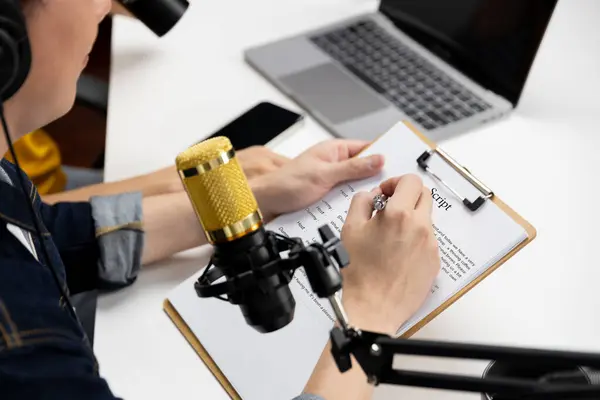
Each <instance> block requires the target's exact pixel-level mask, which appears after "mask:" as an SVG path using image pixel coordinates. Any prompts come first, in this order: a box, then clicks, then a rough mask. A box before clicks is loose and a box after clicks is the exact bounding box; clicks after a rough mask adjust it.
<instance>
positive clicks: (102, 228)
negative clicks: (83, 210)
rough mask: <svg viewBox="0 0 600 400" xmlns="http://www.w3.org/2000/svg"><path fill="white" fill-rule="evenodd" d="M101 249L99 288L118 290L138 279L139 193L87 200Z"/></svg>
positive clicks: (140, 241)
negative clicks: (116, 288)
mask: <svg viewBox="0 0 600 400" xmlns="http://www.w3.org/2000/svg"><path fill="white" fill-rule="evenodd" d="M90 204H91V206H92V217H93V218H94V222H95V225H96V240H97V241H98V246H99V248H100V260H99V262H98V277H99V280H100V282H99V283H100V286H105V287H106V286H108V287H121V286H127V285H130V284H131V283H133V282H134V281H135V279H136V278H137V275H138V272H139V270H140V267H141V261H142V252H143V248H144V231H143V225H142V194H141V193H140V192H132V193H123V194H118V195H113V196H94V197H92V198H90Z"/></svg>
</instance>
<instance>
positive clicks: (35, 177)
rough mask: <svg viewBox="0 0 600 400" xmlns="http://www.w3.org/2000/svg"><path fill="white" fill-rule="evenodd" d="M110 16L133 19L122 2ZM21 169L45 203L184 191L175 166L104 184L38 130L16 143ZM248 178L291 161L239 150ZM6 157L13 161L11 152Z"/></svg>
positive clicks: (268, 153) (98, 172) (258, 151)
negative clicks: (65, 159)
mask: <svg viewBox="0 0 600 400" xmlns="http://www.w3.org/2000/svg"><path fill="white" fill-rule="evenodd" d="M110 14H111V15H123V16H127V17H131V18H134V17H133V15H131V13H129V12H128V11H127V9H125V7H123V6H122V5H121V4H120V3H119V2H117V1H115V0H113V1H112V8H111V11H110ZM14 149H15V153H16V154H17V157H18V158H19V163H20V166H21V168H22V169H23V170H24V171H25V173H26V174H27V176H28V177H29V178H30V179H31V180H32V181H33V183H34V184H35V186H36V188H37V190H38V192H39V193H40V194H41V195H42V196H43V199H44V201H45V202H47V203H50V204H54V203H57V202H60V201H87V200H88V199H89V198H90V197H92V196H102V195H112V194H118V193H122V192H127V191H140V192H141V193H142V195H143V196H152V195H157V194H163V193H171V192H174V191H180V190H183V187H182V186H181V184H180V182H179V176H178V175H177V171H176V170H175V167H174V166H171V167H166V168H162V169H159V170H157V171H152V172H150V173H146V174H143V175H139V176H135V177H132V178H129V179H123V180H119V181H115V182H109V183H105V182H103V174H102V171H101V170H95V169H89V168H79V167H72V166H64V165H63V164H62V157H61V152H60V148H59V146H58V143H56V141H55V140H54V139H53V138H52V136H50V135H49V134H48V132H46V131H45V130H44V129H42V128H39V129H36V130H35V131H33V132H30V133H28V134H27V135H24V136H23V137H21V138H20V139H19V140H17V141H16V142H15V143H14ZM238 157H239V160H240V162H241V165H242V168H243V170H244V173H245V174H246V176H247V177H248V178H252V177H253V176H255V175H259V174H263V173H266V172H269V171H271V170H273V169H275V168H278V167H280V166H281V165H283V163H285V162H286V161H288V159H287V158H286V157H284V156H281V155H279V154H276V153H274V152H272V151H271V150H269V149H267V148H266V147H264V146H252V147H249V148H246V149H240V151H238ZM5 158H6V159H7V160H9V161H14V160H13V159H12V155H11V154H10V153H6V154H5Z"/></svg>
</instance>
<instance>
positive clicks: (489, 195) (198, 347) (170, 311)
mask: <svg viewBox="0 0 600 400" xmlns="http://www.w3.org/2000/svg"><path fill="white" fill-rule="evenodd" d="M402 122H403V123H404V125H406V126H407V127H408V128H409V129H410V130H411V131H412V132H413V133H414V134H415V135H416V136H417V137H418V138H419V139H421V141H423V142H424V143H425V144H426V145H427V146H428V147H429V151H426V152H425V153H423V154H421V155H420V156H419V157H418V158H417V159H416V160H415V161H416V162H417V164H418V165H419V167H420V168H421V169H422V170H424V171H425V172H427V173H428V174H429V175H430V176H431V177H432V178H434V179H435V180H436V181H438V182H440V183H441V184H442V185H444V186H445V187H446V188H447V189H448V190H450V191H451V192H452V193H453V194H454V195H455V196H456V197H458V198H459V199H460V200H461V202H462V203H463V205H464V206H465V207H467V208H468V209H469V210H471V212H474V213H476V212H477V210H478V209H479V207H481V206H482V205H483V204H484V203H485V202H486V201H491V202H493V203H494V204H495V205H496V206H498V208H500V210H502V211H503V212H504V213H505V214H506V215H508V216H509V217H510V218H512V219H513V221H515V222H516V223H517V224H519V225H520V226H521V227H522V228H523V229H524V230H525V232H526V236H527V237H526V238H525V240H523V241H522V242H521V243H519V244H518V245H517V246H516V247H515V248H513V249H512V250H511V251H510V252H508V253H507V254H506V255H504V256H503V257H502V258H501V259H500V260H499V261H497V262H496V263H495V264H494V265H492V266H490V267H489V268H487V269H486V271H485V272H483V273H482V274H481V275H479V276H478V277H477V278H475V279H474V280H473V281H471V282H470V283H468V284H467V285H466V286H465V287H464V288H462V289H461V290H459V291H458V292H457V293H456V294H454V295H453V296H452V297H450V298H449V299H448V300H446V301H445V302H444V303H443V304H442V305H440V306H439V307H438V308H436V309H435V310H434V311H432V312H431V313H429V314H428V315H427V316H426V317H425V318H423V319H421V320H420V321H419V322H417V323H416V324H415V325H414V326H413V327H411V328H410V329H409V330H408V331H406V332H405V333H404V334H402V335H401V336H399V337H400V338H405V339H406V338H409V337H411V336H412V335H414V334H415V333H417V332H418V331H419V330H420V329H421V328H423V327H424V326H425V325H427V324H428V323H429V322H431V321H432V320H433V319H434V318H435V317H437V316H438V315H439V314H441V313H442V312H443V311H444V310H446V309H447V308H448V307H450V306H451V305H452V304H454V302H456V301H457V300H458V299H460V298H461V297H462V296H463V295H465V294H466V293H467V292H468V291H469V290H471V289H472V288H473V287H474V286H476V285H477V284H479V283H480V282H481V281H482V280H483V279H485V278H486V277H488V276H489V275H490V274H491V273H492V272H494V271H495V270H496V269H498V268H499V267H500V266H501V265H502V264H504V263H505V262H506V261H508V260H509V259H510V258H512V257H513V256H514V255H516V254H517V253H518V252H519V251H520V250H521V249H523V248H524V247H525V246H527V245H528V244H529V243H530V242H531V241H533V240H534V239H535V237H536V236H537V231H536V229H535V228H534V227H533V225H531V224H530V223H529V222H527V221H526V220H525V219H524V218H523V217H521V216H520V215H519V214H517V213H516V212H515V211H514V210H513V209H511V208H510V207H509V206H508V205H506V204H505V203H504V202H503V201H502V200H500V199H499V198H498V197H497V196H496V195H495V193H494V192H493V191H492V190H491V189H490V188H489V187H487V186H486V185H485V184H484V183H483V182H481V181H480V180H479V179H477V178H476V177H475V176H474V175H473V174H472V173H471V172H470V171H469V170H468V169H467V168H465V167H464V166H462V165H460V164H459V163H458V162H456V161H455V160H454V159H453V158H452V157H450V155H448V154H447V153H446V152H444V150H443V149H441V148H439V147H438V146H437V145H436V144H435V142H433V141H432V140H431V139H429V138H427V137H426V136H425V135H423V134H422V133H421V132H420V131H419V130H417V129H416V128H415V127H414V126H413V125H412V124H411V123H410V122H408V121H402ZM434 153H437V154H438V155H439V156H440V157H441V158H442V159H443V160H444V161H445V162H446V163H448V164H449V165H450V166H451V167H452V168H453V169H454V170H455V171H457V172H458V173H459V174H460V175H462V177H463V178H464V179H465V180H467V181H468V182H469V183H470V184H471V185H473V186H475V187H476V188H477V190H478V191H479V192H480V193H481V195H480V196H479V197H477V198H476V199H468V198H466V197H463V196H462V195H461V194H460V193H459V192H458V191H456V190H455V189H454V188H453V187H452V186H451V185H449V184H448V183H447V182H445V181H444V180H443V179H441V178H440V177H439V176H437V174H436V172H435V171H433V170H431V169H430V168H429V165H428V164H427V161H428V159H429V158H430V157H431V155H433V154H434ZM163 309H164V311H165V312H166V313H167V315H168V316H169V317H170V318H171V320H172V321H173V323H174V324H175V326H176V327H177V328H178V329H179V331H180V332H181V333H182V335H183V336H184V337H185V338H186V339H187V341H188V342H189V344H190V345H191V346H192V348H193V349H194V350H195V351H196V353H198V355H199V356H200V358H201V359H202V361H203V362H204V364H205V365H206V366H207V367H208V369H209V370H210V371H211V372H212V374H213V375H214V376H215V378H216V379H217V381H218V382H219V383H220V384H221V386H222V387H223V389H225V391H226V392H227V394H229V396H230V397H231V398H232V399H234V400H242V398H241V396H240V395H239V394H238V393H237V391H236V390H235V389H234V387H233V385H232V384H231V382H229V380H228V378H227V377H226V376H225V374H224V373H223V372H222V371H221V369H220V368H219V366H218V365H217V364H216V363H215V362H214V360H213V359H212V358H211V356H210V354H209V353H208V352H207V351H206V349H205V348H204V346H202V343H200V340H199V339H198V338H197V337H196V336H195V335H194V333H193V332H192V331H191V329H190V328H189V326H188V325H187V323H186V322H185V321H184V320H183V318H181V316H180V315H179V313H178V312H177V310H176V309H175V307H173V305H172V304H171V302H170V301H169V300H168V299H165V301H164V302H163Z"/></svg>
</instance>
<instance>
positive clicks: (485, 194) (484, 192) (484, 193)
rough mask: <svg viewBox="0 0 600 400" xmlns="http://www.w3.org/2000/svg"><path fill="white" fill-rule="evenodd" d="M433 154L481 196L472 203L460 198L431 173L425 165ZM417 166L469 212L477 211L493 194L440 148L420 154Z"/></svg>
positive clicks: (458, 194)
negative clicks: (442, 186) (459, 201)
mask: <svg viewBox="0 0 600 400" xmlns="http://www.w3.org/2000/svg"><path fill="white" fill-rule="evenodd" d="M434 153H437V154H439V156H440V157H442V159H443V160H444V161H445V162H446V163H447V164H448V165H450V166H451V167H452V168H453V169H454V170H455V171H456V172H458V173H459V174H461V175H462V176H463V178H465V179H466V180H467V181H469V183H471V185H473V186H475V187H476V188H477V190H479V191H480V192H481V196H479V197H477V199H475V200H474V201H471V200H469V199H467V198H466V197H464V196H462V195H461V194H460V193H458V192H457V191H456V190H455V189H454V188H453V187H451V186H450V185H448V184H447V183H446V182H445V181H444V180H443V179H442V178H440V177H439V176H437V175H436V174H435V173H434V172H432V171H431V168H429V165H427V161H428V160H429V159H430V158H431V156H432V155H433V154H434ZM417 164H418V165H419V167H420V168H421V169H422V170H424V171H425V172H427V173H428V174H429V175H431V177H433V178H434V179H435V180H436V181H438V182H440V183H441V184H442V185H444V186H445V187H446V189H448V190H450V191H451V192H452V194H454V195H455V196H456V197H458V198H459V199H460V200H461V201H462V203H463V204H464V205H465V207H467V208H468V209H469V210H471V211H477V210H478V209H479V207H481V206H482V205H483V203H485V201H486V200H488V199H491V198H492V197H493V196H494V192H492V190H491V189H490V188H488V187H487V186H486V185H485V184H484V183H483V182H481V181H480V180H479V179H477V178H475V177H474V176H473V174H471V172H470V171H469V170H468V169H466V168H465V167H463V166H461V165H460V164H459V163H457V162H456V161H455V160H454V159H453V158H452V157H450V156H449V155H448V154H447V153H446V152H445V151H443V150H442V149H440V148H435V149H431V150H428V151H425V152H424V153H423V154H421V155H420V156H419V158H417Z"/></svg>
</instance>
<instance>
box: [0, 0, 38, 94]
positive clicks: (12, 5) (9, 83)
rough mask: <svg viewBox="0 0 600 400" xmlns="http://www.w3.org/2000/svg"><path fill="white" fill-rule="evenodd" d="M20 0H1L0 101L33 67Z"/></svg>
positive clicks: (21, 81)
mask: <svg viewBox="0 0 600 400" xmlns="http://www.w3.org/2000/svg"><path fill="white" fill-rule="evenodd" d="M19 1H20V0H0V102H4V101H6V100H8V99H9V98H10V97H11V96H13V95H14V94H15V93H16V92H17V91H18V90H19V88H20V87H21V86H22V85H23V83H24V82H25V79H27V75H28V74H29V69H30V68H31V46H30V45H29V39H28V37H27V27H26V25H25V16H24V15H23V11H22V10H21V5H20V4H19Z"/></svg>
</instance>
